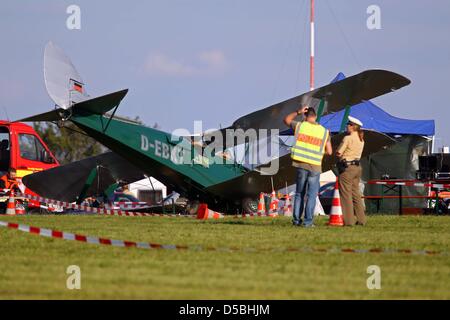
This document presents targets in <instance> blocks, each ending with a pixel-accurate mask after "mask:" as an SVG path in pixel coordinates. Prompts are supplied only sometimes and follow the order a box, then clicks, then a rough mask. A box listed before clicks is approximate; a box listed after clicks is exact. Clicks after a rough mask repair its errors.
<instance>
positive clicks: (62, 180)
mask: <svg viewBox="0 0 450 320" xmlns="http://www.w3.org/2000/svg"><path fill="white" fill-rule="evenodd" d="M93 169H96V176H95V179H94V182H93V183H92V185H91V186H90V187H89V189H88V190H87V192H86V194H85V195H86V196H92V195H96V194H99V193H101V192H102V191H104V190H106V189H107V188H108V187H109V186H111V185H112V184H114V183H116V182H123V183H124V184H128V183H131V182H134V181H138V180H141V179H144V178H145V176H144V173H143V171H142V170H140V169H138V168H137V167H135V166H134V165H132V164H131V163H130V162H128V161H126V160H125V159H123V158H122V157H121V156H119V155H117V154H116V153H113V152H106V153H103V154H101V155H98V156H95V157H90V158H86V159H83V160H80V161H76V162H72V163H69V164H66V165H63V166H59V167H55V168H52V169H49V170H45V171H41V172H37V173H33V174H30V175H27V176H25V177H23V179H22V181H23V183H24V184H25V186H27V188H29V189H31V190H32V191H33V192H36V193H37V194H39V195H40V196H42V197H46V198H50V199H58V200H61V201H66V202H73V201H76V200H77V197H78V196H79V195H80V193H81V191H82V190H83V188H84V187H85V184H86V181H87V180H88V177H89V175H90V174H91V172H92V170H93Z"/></svg>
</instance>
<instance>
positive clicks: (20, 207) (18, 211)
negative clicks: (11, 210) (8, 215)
mask: <svg viewBox="0 0 450 320" xmlns="http://www.w3.org/2000/svg"><path fill="white" fill-rule="evenodd" d="M16 214H25V207H24V205H23V204H21V203H18V204H17V206H16Z"/></svg>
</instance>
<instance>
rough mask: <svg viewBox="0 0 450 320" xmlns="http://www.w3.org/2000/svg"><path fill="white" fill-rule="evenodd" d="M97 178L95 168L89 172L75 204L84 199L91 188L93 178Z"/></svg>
mask: <svg viewBox="0 0 450 320" xmlns="http://www.w3.org/2000/svg"><path fill="white" fill-rule="evenodd" d="M96 176H97V167H95V168H93V169H92V170H91V172H90V173H89V175H88V177H87V179H86V182H85V184H84V186H83V189H81V192H80V195H79V196H78V199H77V204H80V203H81V202H83V200H84V199H85V198H86V193H87V191H88V190H89V188H90V187H91V186H92V183H93V182H94V179H95V177H96Z"/></svg>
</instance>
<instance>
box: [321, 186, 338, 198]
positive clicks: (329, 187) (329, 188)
mask: <svg viewBox="0 0 450 320" xmlns="http://www.w3.org/2000/svg"><path fill="white" fill-rule="evenodd" d="M334 187H335V185H334V184H333V185H331V186H328V187H326V188H325V189H323V190H322V191H320V192H319V196H321V195H323V194H324V193H325V192H327V191H331V190H334Z"/></svg>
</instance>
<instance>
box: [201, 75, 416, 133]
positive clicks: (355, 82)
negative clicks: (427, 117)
mask: <svg viewBox="0 0 450 320" xmlns="http://www.w3.org/2000/svg"><path fill="white" fill-rule="evenodd" d="M410 83H411V81H410V80H409V79H407V78H405V77H403V76H402V75H399V74H397V73H394V72H391V71H386V70H366V71H364V72H361V73H359V74H356V75H354V76H351V77H348V78H345V79H343V80H340V81H336V82H334V83H330V84H328V85H326V86H323V87H320V88H317V89H315V90H313V91H310V92H307V93H304V94H302V95H300V96H297V97H294V98H291V99H288V100H286V101H283V102H280V103H277V104H274V105H272V106H270V107H267V108H264V109H261V110H258V111H255V112H252V113H249V114H247V115H245V116H242V117H240V118H239V119H237V120H236V121H235V122H234V123H233V124H232V125H231V126H230V127H228V128H224V129H221V130H220V131H221V132H222V134H223V136H224V137H226V133H227V132H226V130H227V129H243V130H247V129H250V128H252V129H255V130H259V129H278V130H280V131H283V130H285V129H286V125H285V124H284V122H283V120H284V117H285V116H286V115H287V114H289V113H291V112H294V111H296V110H298V109H299V108H300V106H301V105H305V104H308V105H309V106H311V107H315V108H316V110H317V107H318V105H319V103H320V100H322V99H323V100H324V101H325V109H324V113H323V114H324V115H325V114H327V113H332V112H337V111H340V110H342V109H344V108H345V107H346V106H352V105H355V104H358V103H360V102H362V101H364V100H370V99H373V98H375V97H378V96H380V95H383V94H386V93H389V92H392V91H395V90H398V89H400V88H402V87H404V86H406V85H408V84H410ZM213 134H214V132H212V133H207V134H205V136H206V137H208V136H209V135H213Z"/></svg>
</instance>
